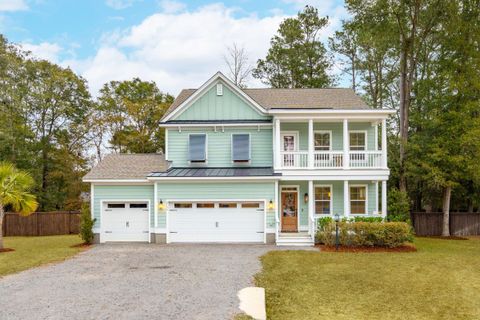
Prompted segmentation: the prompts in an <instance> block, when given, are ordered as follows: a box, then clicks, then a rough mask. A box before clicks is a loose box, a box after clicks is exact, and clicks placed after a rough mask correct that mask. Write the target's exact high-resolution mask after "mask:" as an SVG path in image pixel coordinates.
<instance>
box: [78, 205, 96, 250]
mask: <svg viewBox="0 0 480 320" xmlns="http://www.w3.org/2000/svg"><path fill="white" fill-rule="evenodd" d="M95 221H96V219H92V217H91V215H90V208H89V207H88V206H87V205H83V206H82V212H81V214H80V238H82V240H83V241H84V242H85V243H87V244H90V243H92V241H93V238H94V234H93V230H92V229H93V225H94V224H95Z"/></svg>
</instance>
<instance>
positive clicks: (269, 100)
mask: <svg viewBox="0 0 480 320" xmlns="http://www.w3.org/2000/svg"><path fill="white" fill-rule="evenodd" d="M195 91H197V90H196V89H183V90H182V91H181V92H180V94H179V95H178V96H177V98H176V99H175V100H174V101H173V103H172V105H171V106H170V107H169V108H168V110H167V112H166V113H165V116H167V115H168V114H170V113H171V112H172V111H174V110H175V109H176V108H178V107H179V106H180V105H181V104H182V103H183V102H185V100H187V99H188V98H189V97H190V96H191V95H192V94H193V93H194V92H195ZM243 92H244V93H246V94H247V95H248V96H250V98H252V99H253V100H255V101H256V102H257V103H258V104H259V105H261V106H262V107H263V108H265V109H267V110H268V109H345V110H349V109H357V110H358V109H360V110H362V109H370V108H369V107H368V106H367V104H366V103H365V101H363V100H362V98H360V96H358V95H357V94H356V93H355V92H354V91H353V90H352V89H350V88H326V89H274V88H256V89H243ZM165 116H164V117H165Z"/></svg>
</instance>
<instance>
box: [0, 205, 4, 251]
mask: <svg viewBox="0 0 480 320" xmlns="http://www.w3.org/2000/svg"><path fill="white" fill-rule="evenodd" d="M4 216H5V211H4V209H3V204H2V203H1V202H0V250H1V249H3V217H4Z"/></svg>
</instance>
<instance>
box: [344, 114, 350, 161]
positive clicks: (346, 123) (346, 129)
mask: <svg viewBox="0 0 480 320" xmlns="http://www.w3.org/2000/svg"><path fill="white" fill-rule="evenodd" d="M349 144H350V143H349V137H348V120H347V119H343V169H348V168H349V167H350V156H349V155H348V149H349Z"/></svg>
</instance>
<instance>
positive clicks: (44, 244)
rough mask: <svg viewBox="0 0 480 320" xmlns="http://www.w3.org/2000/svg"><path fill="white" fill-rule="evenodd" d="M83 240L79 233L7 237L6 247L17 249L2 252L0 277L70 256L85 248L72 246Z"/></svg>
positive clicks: (0, 255) (0, 256)
mask: <svg viewBox="0 0 480 320" xmlns="http://www.w3.org/2000/svg"><path fill="white" fill-rule="evenodd" d="M81 242H82V240H81V239H80V237H79V236H77V235H65V236H48V237H6V238H4V245H5V247H6V248H12V249H14V250H15V251H12V252H3V253H0V277H1V276H4V275H7V274H11V273H16V272H20V271H23V270H26V269H30V268H33V267H37V266H40V265H42V264H46V263H51V262H55V261H61V260H64V259H66V258H69V257H71V256H73V255H75V254H77V253H78V252H80V251H82V250H83V249H82V247H73V248H72V247H71V246H74V245H76V244H79V243H81Z"/></svg>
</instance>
